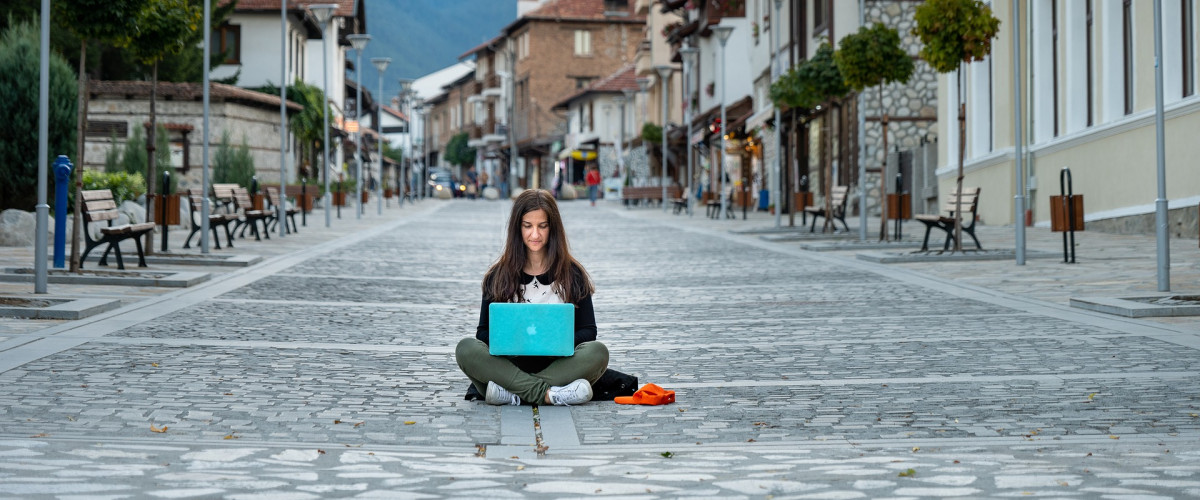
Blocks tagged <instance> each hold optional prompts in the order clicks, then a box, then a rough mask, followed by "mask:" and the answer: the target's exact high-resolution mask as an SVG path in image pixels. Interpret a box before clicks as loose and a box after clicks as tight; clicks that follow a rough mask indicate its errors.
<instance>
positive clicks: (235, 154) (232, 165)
mask: <svg viewBox="0 0 1200 500" xmlns="http://www.w3.org/2000/svg"><path fill="white" fill-rule="evenodd" d="M212 168H213V182H214V183H218V184H237V185H240V186H242V187H247V188H248V187H250V181H251V180H252V179H254V158H253V157H251V156H250V146H249V145H247V144H246V138H245V136H243V137H242V145H241V146H239V147H236V148H235V147H234V146H232V145H230V143H229V131H228V130H225V131H222V132H221V142H220V144H218V145H217V151H216V152H215V153H214V154H213V161H212Z"/></svg>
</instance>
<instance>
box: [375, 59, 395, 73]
mask: <svg viewBox="0 0 1200 500" xmlns="http://www.w3.org/2000/svg"><path fill="white" fill-rule="evenodd" d="M391 63H392V58H390V57H372V58H371V64H374V65H375V69H377V70H379V72H380V73H383V72H384V71H387V67H388V65H389V64H391Z"/></svg>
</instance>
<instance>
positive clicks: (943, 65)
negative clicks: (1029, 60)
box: [912, 0, 1000, 252]
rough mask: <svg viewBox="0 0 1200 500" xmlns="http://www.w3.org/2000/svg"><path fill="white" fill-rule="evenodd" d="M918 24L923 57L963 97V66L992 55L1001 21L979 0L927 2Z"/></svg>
mask: <svg viewBox="0 0 1200 500" xmlns="http://www.w3.org/2000/svg"><path fill="white" fill-rule="evenodd" d="M913 17H914V18H915V20H916V22H917V25H916V27H914V28H913V29H912V34H913V35H916V36H918V37H920V39H921V43H923V44H925V46H924V47H921V58H922V59H925V61H926V62H928V63H929V65H930V66H931V67H933V69H934V70H936V71H937V72H938V73H949V72H951V71H953V72H955V79H956V80H958V81H959V82H960V84H959V85H958V88H959V95H961V94H962V84H961V82H962V74H961V71H960V69H961V67H962V63H964V62H972V61H982V60H983V59H984V58H985V57H986V56H987V55H988V54H990V53H991V52H992V39H993V38H996V33H998V32H999V31H1000V20H999V19H996V17H995V16H993V15H992V9H991V8H990V7H988V6H987V5H986V4H984V3H983V2H981V1H979V0H927V1H926V2H925V3H923V4H921V5H920V6H918V7H917V8H916V11H915V12H914V13H913ZM966 135H967V105H966V103H965V102H962V100H961V99H959V105H958V179H957V187H958V188H957V191H958V195H957V198H956V199H955V205H954V206H955V207H960V206H961V205H962V181H963V162H964V161H965V159H966V158H965V157H966V152H967V149H966V142H965V140H966ZM954 251H955V252H961V251H962V211H961V210H955V211H954Z"/></svg>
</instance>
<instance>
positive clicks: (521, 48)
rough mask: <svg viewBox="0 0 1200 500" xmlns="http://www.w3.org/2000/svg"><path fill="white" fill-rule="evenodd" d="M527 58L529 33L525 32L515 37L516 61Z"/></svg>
mask: <svg viewBox="0 0 1200 500" xmlns="http://www.w3.org/2000/svg"><path fill="white" fill-rule="evenodd" d="M526 57H529V31H528V30H526V31H525V32H524V33H521V34H520V35H519V36H518V37H517V59H524V58H526Z"/></svg>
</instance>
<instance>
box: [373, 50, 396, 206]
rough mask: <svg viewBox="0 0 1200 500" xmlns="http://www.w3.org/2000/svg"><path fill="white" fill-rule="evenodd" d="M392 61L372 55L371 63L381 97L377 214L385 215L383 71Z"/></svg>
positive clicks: (378, 124)
mask: <svg viewBox="0 0 1200 500" xmlns="http://www.w3.org/2000/svg"><path fill="white" fill-rule="evenodd" d="M391 63H392V58H390V57H372V58H371V64H374V65H375V70H376V71H378V72H379V93H378V94H375V95H377V96H379V97H377V98H376V99H375V102H376V103H377V105H376V108H377V111H376V116H377V118H376V119H375V126H376V127H378V128H379V151H378V152H377V153H376V156H378V158H377V159H376V160H375V163H378V164H379V182H377V183H375V187H376V189H375V196H376V197H377V198H379V207H378V210H376V212H378V214H377V215H383V141H385V140H386V139H384V137H383V72H384V71H387V67H388V65H389V64H391Z"/></svg>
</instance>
